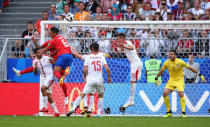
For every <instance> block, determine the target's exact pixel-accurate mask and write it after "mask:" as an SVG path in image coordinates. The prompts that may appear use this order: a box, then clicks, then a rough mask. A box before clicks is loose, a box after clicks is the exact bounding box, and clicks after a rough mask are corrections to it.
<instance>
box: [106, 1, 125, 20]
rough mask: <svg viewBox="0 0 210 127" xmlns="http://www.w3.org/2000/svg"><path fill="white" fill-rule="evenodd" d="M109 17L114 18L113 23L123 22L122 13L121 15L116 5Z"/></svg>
mask: <svg viewBox="0 0 210 127" xmlns="http://www.w3.org/2000/svg"><path fill="white" fill-rule="evenodd" d="M109 17H110V18H112V21H122V19H123V17H122V13H120V11H119V8H118V6H117V5H116V4H114V5H113V7H112V11H111V12H110V13H109Z"/></svg>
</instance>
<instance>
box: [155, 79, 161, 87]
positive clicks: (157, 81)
mask: <svg viewBox="0 0 210 127" xmlns="http://www.w3.org/2000/svg"><path fill="white" fill-rule="evenodd" d="M155 84H156V86H158V87H159V86H160V85H161V82H160V81H159V80H158V78H157V77H155Z"/></svg>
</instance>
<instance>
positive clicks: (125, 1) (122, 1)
mask: <svg viewBox="0 0 210 127" xmlns="http://www.w3.org/2000/svg"><path fill="white" fill-rule="evenodd" d="M119 2H120V3H119V9H120V12H121V13H123V14H124V13H126V11H127V7H128V6H127V5H128V0H120V1H119Z"/></svg>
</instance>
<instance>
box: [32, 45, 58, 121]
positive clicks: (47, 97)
mask: <svg viewBox="0 0 210 127" xmlns="http://www.w3.org/2000/svg"><path fill="white" fill-rule="evenodd" d="M34 53H35V56H36V58H35V59H34V60H33V63H32V66H33V68H34V73H35V74H36V73H37V71H38V70H39V71H40V85H41V91H42V95H43V102H44V107H43V108H42V109H41V110H40V112H48V106H47V104H48V101H49V103H50V105H51V107H52V109H53V110H54V112H55V114H54V116H53V117H59V112H58V110H57V108H56V106H55V103H54V101H53V99H52V96H51V95H52V89H51V87H52V85H53V83H54V79H53V68H52V64H51V61H50V59H51V58H50V57H49V56H47V55H42V53H41V52H40V50H39V49H38V48H36V49H35V50H34Z"/></svg>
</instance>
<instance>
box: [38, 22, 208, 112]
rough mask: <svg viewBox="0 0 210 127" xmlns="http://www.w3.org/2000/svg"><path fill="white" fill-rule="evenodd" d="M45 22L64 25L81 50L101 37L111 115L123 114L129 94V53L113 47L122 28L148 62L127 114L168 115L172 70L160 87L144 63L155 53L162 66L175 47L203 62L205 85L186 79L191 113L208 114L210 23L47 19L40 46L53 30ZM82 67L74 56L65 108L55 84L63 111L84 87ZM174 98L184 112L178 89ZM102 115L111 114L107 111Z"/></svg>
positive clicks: (176, 107)
mask: <svg viewBox="0 0 210 127" xmlns="http://www.w3.org/2000/svg"><path fill="white" fill-rule="evenodd" d="M46 25H52V26H56V27H58V28H59V29H62V28H64V29H65V30H63V31H62V35H65V36H66V38H67V40H68V42H69V44H70V45H71V46H74V47H75V48H76V49H77V50H78V52H80V53H82V54H87V53H89V52H90V50H89V45H90V44H91V43H92V42H95V41H97V42H98V43H99V46H100V49H101V51H102V52H103V53H104V54H106V56H107V58H106V60H107V64H108V65H109V67H110V70H111V78H112V83H111V84H107V83H105V95H104V107H103V109H107V108H110V109H111V113H110V114H111V115H119V114H122V113H120V112H119V107H120V106H121V105H123V104H124V103H125V102H126V101H127V99H128V97H129V87H130V64H129V62H128V60H127V58H126V56H125V54H123V53H120V52H119V49H118V48H117V47H115V45H114V43H115V39H116V34H117V33H121V32H122V33H125V35H126V38H127V39H128V40H130V41H132V43H133V44H134V46H135V48H136V50H137V53H138V55H139V57H140V59H141V60H142V62H143V70H142V73H141V79H140V80H139V81H138V82H137V88H136V93H135V105H134V106H131V107H129V108H128V109H126V114H127V115H144V116H156V115H163V114H165V112H166V108H165V106H164V103H163V97H162V93H163V89H164V87H165V85H166V83H167V81H168V78H169V76H168V72H167V71H166V72H164V74H163V75H162V77H161V78H162V85H161V86H160V87H156V85H155V84H154V83H148V79H147V78H148V77H147V76H148V75H147V74H146V69H145V61H147V60H149V59H150V57H151V56H154V57H155V59H157V60H160V61H161V65H163V63H164V62H165V61H166V60H167V57H168V51H169V50H170V49H175V50H176V51H177V56H178V57H179V58H180V59H182V60H184V61H185V62H187V64H189V59H188V56H189V55H190V54H192V59H193V60H194V62H196V63H198V64H199V65H200V68H199V70H200V72H201V73H202V74H203V75H204V76H205V77H206V80H207V83H201V81H200V79H199V77H193V76H192V78H195V83H186V85H185V98H186V114H187V115H194V116H208V115H209V114H208V110H209V108H210V107H209V89H210V77H209V75H210V40H209V37H210V36H209V35H210V33H208V32H210V31H209V29H210V22H209V21H72V22H68V21H42V22H41V44H43V43H44V42H45V41H46V40H47V38H49V36H45V35H47V34H46V33H47V32H48V31H47V27H46ZM61 27H62V28H61ZM48 30H49V29H48ZM78 31H80V32H78ZM82 69H83V61H82V60H80V59H78V58H75V59H74V62H73V64H72V66H71V69H70V74H69V75H68V76H67V77H66V79H65V82H67V84H68V86H67V88H68V95H69V106H68V108H67V109H66V108H65V109H64V108H63V107H64V104H63V101H61V100H63V99H64V97H63V93H62V91H61V88H60V87H59V86H58V84H55V85H54V86H53V97H54V99H55V102H56V105H58V110H59V111H61V113H65V112H66V111H69V110H70V109H71V103H72V102H73V101H74V100H75V98H76V96H78V94H79V93H81V92H82V89H83V87H84V81H83V79H82ZM186 73H187V72H185V74H186ZM104 77H105V81H106V80H107V75H106V74H104ZM185 78H186V77H185ZM96 97H97V95H96ZM169 98H170V104H171V109H172V112H174V114H175V115H180V113H181V107H180V101H179V97H178V93H177V92H173V93H172V94H171V95H170V96H169ZM96 100H97V99H95V101H94V102H95V103H94V106H93V110H94V111H96V109H97V101H96ZM82 105H83V103H81V105H80V106H81V107H82ZM80 109H81V108H80ZM103 114H106V112H104V113H103Z"/></svg>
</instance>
